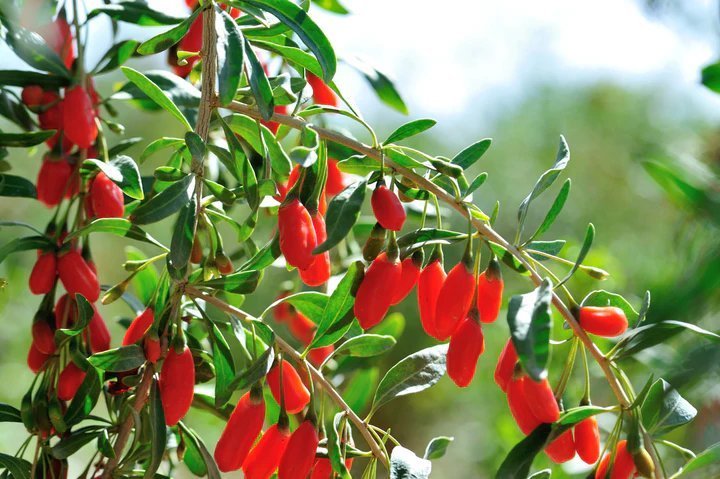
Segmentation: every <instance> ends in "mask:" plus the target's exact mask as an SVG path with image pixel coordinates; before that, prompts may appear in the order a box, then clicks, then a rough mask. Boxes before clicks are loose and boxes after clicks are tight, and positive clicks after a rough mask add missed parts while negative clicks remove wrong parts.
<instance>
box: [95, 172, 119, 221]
mask: <svg viewBox="0 0 720 479" xmlns="http://www.w3.org/2000/svg"><path fill="white" fill-rule="evenodd" d="M87 201H88V202H89V204H90V207H91V209H92V213H93V215H94V216H95V217H97V218H122V217H123V215H124V214H125V198H124V196H123V192H122V190H121V189H120V187H119V186H118V185H116V184H115V183H113V181H112V180H111V179H110V178H108V177H107V175H106V174H105V173H103V172H102V171H101V172H100V173H98V174H97V175H95V178H93V180H92V182H91V183H90V190H89V193H88V198H87Z"/></svg>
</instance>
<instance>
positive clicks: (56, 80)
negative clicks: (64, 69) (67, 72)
mask: <svg viewBox="0 0 720 479" xmlns="http://www.w3.org/2000/svg"><path fill="white" fill-rule="evenodd" d="M69 84H70V77H65V76H58V75H52V74H48V73H42V72H34V71H30V70H0V85H4V86H20V87H25V86H28V85H38V86H41V87H43V88H47V89H51V88H61V87H65V86H68V85H69Z"/></svg>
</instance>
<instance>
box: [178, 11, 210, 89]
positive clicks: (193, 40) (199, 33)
mask: <svg viewBox="0 0 720 479" xmlns="http://www.w3.org/2000/svg"><path fill="white" fill-rule="evenodd" d="M202 37H203V20H202V15H201V16H199V17H197V18H196V19H195V20H194V21H193V23H192V25H190V29H189V30H188V32H187V33H186V34H185V36H184V37H183V38H182V40H180V43H178V46H177V50H181V51H184V52H199V51H200V49H201V48H202ZM186 60H187V63H186V64H185V65H178V64H177V57H175V58H172V59H171V63H173V70H174V71H175V74H176V75H177V76H179V77H183V78H185V77H187V76H188V75H189V74H190V72H191V71H192V69H193V66H195V64H196V63H197V62H198V60H200V57H198V56H193V57H190V58H187V59H186Z"/></svg>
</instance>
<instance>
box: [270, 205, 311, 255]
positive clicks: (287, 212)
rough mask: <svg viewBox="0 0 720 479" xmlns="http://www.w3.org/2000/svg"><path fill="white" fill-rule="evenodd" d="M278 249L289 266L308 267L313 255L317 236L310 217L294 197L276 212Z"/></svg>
mask: <svg viewBox="0 0 720 479" xmlns="http://www.w3.org/2000/svg"><path fill="white" fill-rule="evenodd" d="M278 229H279V231H280V251H282V253H283V255H284V256H285V260H286V261H287V263H288V264H289V265H291V266H295V267H296V268H298V269H308V268H309V267H310V265H312V263H313V261H314V260H315V257H314V256H313V254H312V251H313V250H314V249H315V247H316V246H317V237H316V236H315V228H314V226H313V221H312V218H311V217H310V213H308V211H307V209H305V206H303V204H302V203H300V200H298V199H297V198H295V199H294V200H292V201H290V202H289V203H286V204H283V205H282V206H281V207H280V211H279V212H278Z"/></svg>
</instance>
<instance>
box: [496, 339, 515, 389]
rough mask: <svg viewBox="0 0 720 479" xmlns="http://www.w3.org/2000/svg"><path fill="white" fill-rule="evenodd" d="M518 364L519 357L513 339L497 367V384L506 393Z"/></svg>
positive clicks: (499, 358) (506, 345) (504, 350)
mask: <svg viewBox="0 0 720 479" xmlns="http://www.w3.org/2000/svg"><path fill="white" fill-rule="evenodd" d="M517 362H518V355H517V352H516V351H515V345H513V342H512V339H508V341H507V343H505V347H504V348H503V350H502V352H501V353H500V357H498V362H497V366H496V367H495V384H497V385H498V386H500V389H502V390H503V391H504V392H507V388H508V383H510V381H511V380H512V377H513V372H514V371H515V365H516V364H517Z"/></svg>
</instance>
